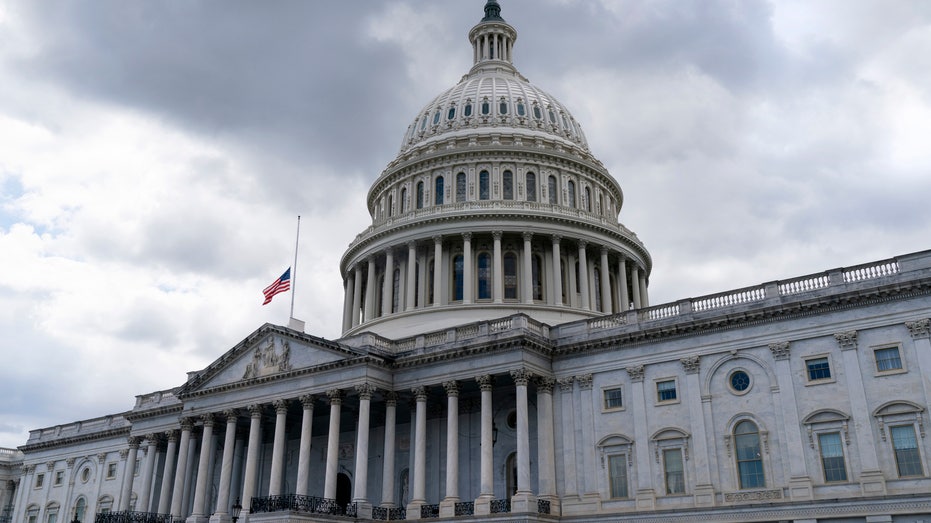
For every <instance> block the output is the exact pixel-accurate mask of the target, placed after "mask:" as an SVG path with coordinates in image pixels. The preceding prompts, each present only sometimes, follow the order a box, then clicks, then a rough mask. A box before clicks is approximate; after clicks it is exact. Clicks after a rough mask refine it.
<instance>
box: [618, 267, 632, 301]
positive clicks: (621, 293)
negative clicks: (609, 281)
mask: <svg viewBox="0 0 931 523" xmlns="http://www.w3.org/2000/svg"><path fill="white" fill-rule="evenodd" d="M617 284H618V286H619V287H620V289H618V292H617V295H618V299H619V300H621V303H620V307H618V310H620V311H621V312H625V311H627V310H628V309H630V296H629V295H628V294H627V259H626V258H624V257H623V256H621V259H620V261H619V262H618V268H617Z"/></svg>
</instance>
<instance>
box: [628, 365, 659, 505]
mask: <svg viewBox="0 0 931 523" xmlns="http://www.w3.org/2000/svg"><path fill="white" fill-rule="evenodd" d="M626 370H627V375H628V376H629V377H630V388H631V402H630V405H631V408H632V409H633V410H634V413H633V414H634V441H636V442H637V444H636V445H634V454H635V456H636V458H635V459H636V460H637V482H636V483H635V486H636V487H637V490H636V503H637V508H638V509H642V510H653V508H654V506H655V504H656V494H655V492H654V491H653V468H652V466H651V460H650V445H649V441H650V436H649V434H647V413H646V405H647V403H646V402H647V399H646V396H645V392H644V385H643V374H644V368H643V365H632V366H630V367H627V369H626ZM641 442H642V443H641ZM632 486H633V485H632Z"/></svg>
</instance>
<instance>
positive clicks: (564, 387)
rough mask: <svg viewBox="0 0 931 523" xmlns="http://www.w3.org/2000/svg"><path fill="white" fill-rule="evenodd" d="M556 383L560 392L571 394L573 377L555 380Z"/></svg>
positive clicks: (573, 386) (573, 383) (573, 382)
mask: <svg viewBox="0 0 931 523" xmlns="http://www.w3.org/2000/svg"><path fill="white" fill-rule="evenodd" d="M556 383H558V384H559V390H561V391H562V392H563V394H566V393H569V392H572V389H573V388H575V376H566V377H564V378H557V379H556Z"/></svg>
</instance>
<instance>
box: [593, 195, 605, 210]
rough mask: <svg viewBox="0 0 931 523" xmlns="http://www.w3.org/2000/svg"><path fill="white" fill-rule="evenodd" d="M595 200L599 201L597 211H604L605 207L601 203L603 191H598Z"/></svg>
mask: <svg viewBox="0 0 931 523" xmlns="http://www.w3.org/2000/svg"><path fill="white" fill-rule="evenodd" d="M595 201H596V202H597V206H596V208H595V212H602V210H603V209H604V207H603V206H602V205H601V193H598V196H597V199H596V200H595Z"/></svg>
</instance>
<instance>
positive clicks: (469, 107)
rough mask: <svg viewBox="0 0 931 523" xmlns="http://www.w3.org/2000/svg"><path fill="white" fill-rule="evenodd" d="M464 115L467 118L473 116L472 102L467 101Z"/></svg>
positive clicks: (463, 111) (463, 110)
mask: <svg viewBox="0 0 931 523" xmlns="http://www.w3.org/2000/svg"><path fill="white" fill-rule="evenodd" d="M462 115H463V116H465V117H466V118H469V117H471V116H472V100H466V104H465V107H464V108H463V109H462Z"/></svg>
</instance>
